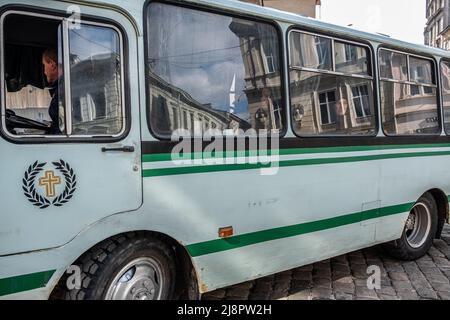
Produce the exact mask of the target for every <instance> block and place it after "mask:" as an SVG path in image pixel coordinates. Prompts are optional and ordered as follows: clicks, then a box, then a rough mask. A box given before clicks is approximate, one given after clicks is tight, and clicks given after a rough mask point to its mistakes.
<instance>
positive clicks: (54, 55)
mask: <svg viewBox="0 0 450 320" xmlns="http://www.w3.org/2000/svg"><path fill="white" fill-rule="evenodd" d="M2 32H3V36H4V37H3V39H4V67H5V70H4V76H5V78H4V79H3V80H2V81H4V84H5V89H6V90H5V100H6V101H5V103H6V105H5V108H6V115H5V122H6V129H7V130H8V131H9V132H10V133H12V134H15V135H44V134H47V135H60V134H64V133H65V131H64V130H65V128H64V108H65V103H64V87H63V86H62V85H61V81H59V80H60V79H61V77H62V75H63V73H62V68H63V67H62V66H63V61H62V40H61V39H62V37H61V32H62V24H61V21H60V20H56V19H55V20H54V19H44V18H41V17H32V16H24V15H20V14H10V15H8V16H6V18H5V20H4V25H3V30H2Z"/></svg>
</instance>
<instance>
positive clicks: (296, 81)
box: [289, 31, 376, 136]
mask: <svg viewBox="0 0 450 320" xmlns="http://www.w3.org/2000/svg"><path fill="white" fill-rule="evenodd" d="M318 43H320V44H324V43H327V45H326V46H325V45H321V46H320V47H321V48H323V47H326V48H328V49H327V52H330V54H329V56H330V57H328V58H326V57H324V56H323V54H322V55H320V54H318V53H319V52H324V51H325V50H322V51H321V50H319V49H318V45H317V44H318ZM289 45H290V57H289V59H290V98H291V113H292V119H293V120H292V121H293V123H292V126H293V129H294V132H295V133H296V134H297V135H299V136H311V135H323V136H326V135H373V134H375V130H376V129H375V116H374V115H375V112H374V102H373V101H374V99H373V77H372V73H371V64H370V51H369V49H368V48H367V47H365V46H363V45H358V44H354V43H348V42H345V41H342V40H339V39H334V38H327V37H321V36H318V35H310V34H304V33H303V32H300V31H292V32H291V33H290V35H289ZM333 54H334V57H335V58H334V59H331V57H332V56H333ZM318 57H322V59H319V58H318ZM305 61H309V62H310V63H305ZM321 61H322V62H321ZM328 61H329V62H328ZM324 66H325V67H324Z"/></svg>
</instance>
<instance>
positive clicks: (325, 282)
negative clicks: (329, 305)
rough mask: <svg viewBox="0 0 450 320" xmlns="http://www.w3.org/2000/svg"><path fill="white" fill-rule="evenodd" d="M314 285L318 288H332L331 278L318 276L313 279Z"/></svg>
mask: <svg viewBox="0 0 450 320" xmlns="http://www.w3.org/2000/svg"><path fill="white" fill-rule="evenodd" d="M313 286H314V287H318V288H329V289H331V279H324V278H317V279H314V281H313Z"/></svg>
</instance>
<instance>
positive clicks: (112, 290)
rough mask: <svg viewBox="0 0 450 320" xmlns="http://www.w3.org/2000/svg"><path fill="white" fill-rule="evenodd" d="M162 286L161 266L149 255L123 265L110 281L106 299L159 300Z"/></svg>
mask: <svg viewBox="0 0 450 320" xmlns="http://www.w3.org/2000/svg"><path fill="white" fill-rule="evenodd" d="M163 287H164V283H163V276H162V271H161V267H160V266H159V265H158V263H157V262H156V261H155V260H154V259H152V258H149V257H145V258H138V259H135V260H133V261H131V262H130V263H128V264H127V265H126V266H125V267H123V268H122V269H121V270H120V271H119V272H118V273H117V275H116V277H115V278H114V280H113V281H112V282H111V284H110V286H109V287H108V290H107V292H106V297H105V299H106V300H159V299H161V292H162V288H163Z"/></svg>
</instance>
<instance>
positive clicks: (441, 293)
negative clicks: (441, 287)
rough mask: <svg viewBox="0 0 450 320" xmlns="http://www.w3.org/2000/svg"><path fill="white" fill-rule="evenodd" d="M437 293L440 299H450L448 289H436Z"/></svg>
mask: <svg viewBox="0 0 450 320" xmlns="http://www.w3.org/2000/svg"><path fill="white" fill-rule="evenodd" d="M437 294H438V296H439V298H441V299H442V300H450V291H438V292H437Z"/></svg>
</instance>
